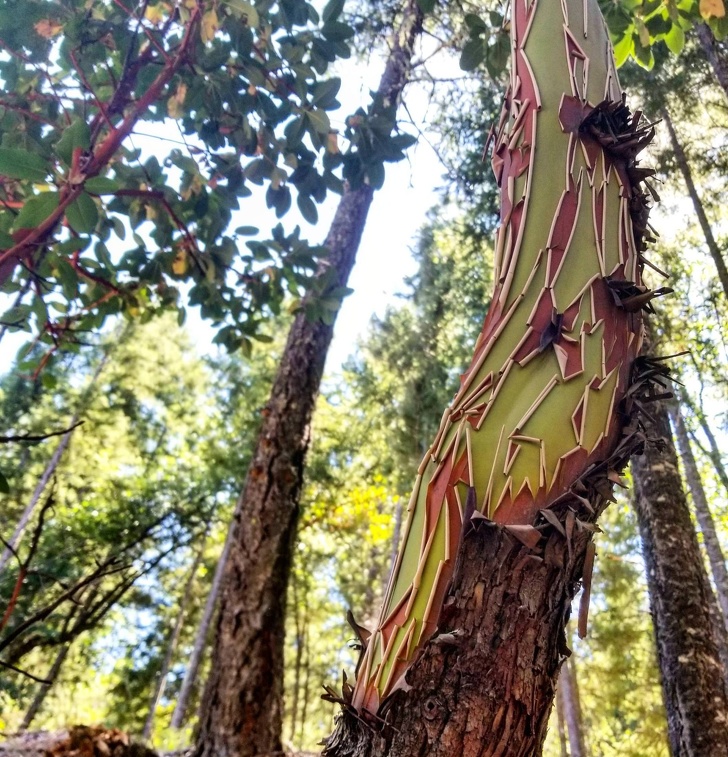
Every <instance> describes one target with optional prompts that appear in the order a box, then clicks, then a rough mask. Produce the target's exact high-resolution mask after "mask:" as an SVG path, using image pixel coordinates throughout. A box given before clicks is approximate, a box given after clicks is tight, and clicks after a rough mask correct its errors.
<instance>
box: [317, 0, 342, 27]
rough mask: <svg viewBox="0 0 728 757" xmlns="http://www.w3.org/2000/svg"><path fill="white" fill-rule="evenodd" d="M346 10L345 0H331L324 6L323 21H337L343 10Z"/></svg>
mask: <svg viewBox="0 0 728 757" xmlns="http://www.w3.org/2000/svg"><path fill="white" fill-rule="evenodd" d="M343 10H344V0H329V2H328V3H326V5H325V6H324V10H323V13H322V14H321V19H322V21H323V22H324V23H325V24H326V23H328V22H329V21H336V19H337V18H338V17H339V16H340V15H341V11H343Z"/></svg>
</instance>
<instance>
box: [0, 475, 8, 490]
mask: <svg viewBox="0 0 728 757" xmlns="http://www.w3.org/2000/svg"><path fill="white" fill-rule="evenodd" d="M0 493H2V494H10V484H9V483H8V480H7V478H5V476H3V474H2V471H0Z"/></svg>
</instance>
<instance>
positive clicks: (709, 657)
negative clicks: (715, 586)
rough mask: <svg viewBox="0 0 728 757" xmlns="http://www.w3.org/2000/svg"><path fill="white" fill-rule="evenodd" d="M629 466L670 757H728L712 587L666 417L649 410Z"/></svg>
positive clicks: (660, 410) (727, 713) (727, 705)
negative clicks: (640, 450) (641, 444)
mask: <svg viewBox="0 0 728 757" xmlns="http://www.w3.org/2000/svg"><path fill="white" fill-rule="evenodd" d="M650 412H651V414H652V416H653V417H654V419H655V421H654V423H652V422H648V421H646V425H647V431H648V434H649V436H651V437H653V438H655V439H657V440H659V441H660V442H661V443H662V444H664V449H662V450H659V449H658V448H657V447H656V446H654V445H650V446H646V448H645V453H644V454H643V455H639V456H637V455H636V456H634V457H633V459H632V473H633V476H634V482H635V495H636V496H635V507H636V510H637V517H638V520H639V528H640V534H641V536H642V551H643V555H644V559H645V565H646V568H647V583H648V587H649V591H650V605H651V608H652V618H653V624H654V628H655V637H656V642H657V654H658V660H659V664H660V671H661V678H662V690H663V696H664V699H665V706H666V709H667V719H668V735H669V739H670V747H671V751H672V754H673V757H728V699H727V697H726V690H725V683H724V680H723V675H722V667H721V662H720V658H719V655H718V650H717V646H716V642H715V638H714V636H713V630H712V623H711V617H710V603H709V602H710V598H709V592H710V586H709V583H708V578H707V575H706V573H705V568H704V566H703V561H702V557H701V555H700V550H699V547H698V540H697V538H696V535H695V530H694V528H693V524H692V521H691V519H690V512H689V510H688V505H687V500H686V497H685V492H684V490H683V487H682V481H681V480H680V473H679V471H678V466H677V455H676V452H675V447H674V445H673V442H672V434H671V431H670V421H669V417H668V413H667V409H666V408H665V407H663V406H661V405H657V404H656V406H654V407H653V408H652V409H651V411H650Z"/></svg>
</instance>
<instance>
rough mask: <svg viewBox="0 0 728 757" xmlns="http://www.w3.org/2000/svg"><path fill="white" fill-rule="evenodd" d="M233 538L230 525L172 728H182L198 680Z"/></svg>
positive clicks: (197, 633) (173, 714)
mask: <svg viewBox="0 0 728 757" xmlns="http://www.w3.org/2000/svg"><path fill="white" fill-rule="evenodd" d="M232 540H233V529H232V527H230V528H229V529H228V532H227V534H226V536H225V544H224V545H223V548H222V552H221V554H220V557H219V558H218V560H217V565H216V566H215V575H214V576H213V578H212V585H211V586H210V591H209V592H208V594H207V598H206V600H205V607H204V608H203V610H202V617H201V618H200V622H199V625H198V626H197V632H196V633H195V640H194V642H193V644H192V651H191V653H190V661H189V664H188V665H187V670H185V677H184V679H183V681H182V686H181V688H180V692H179V695H178V696H177V703H176V704H175V706H174V711H173V712H172V720H171V722H170V727H171V728H182V725H183V724H184V719H185V712H186V711H187V703H188V702H189V699H190V694H191V693H192V688H193V686H194V685H195V681H196V680H197V673H198V671H199V669H200V662H201V661H202V654H203V652H204V651H205V644H206V643H207V634H208V631H209V630H210V623H211V622H212V616H213V615H214V613H215V607H216V606H217V598H218V596H219V594H220V586H221V585H222V577H223V574H224V572H225V564H226V563H227V559H228V555H229V554H230V546H231V544H232Z"/></svg>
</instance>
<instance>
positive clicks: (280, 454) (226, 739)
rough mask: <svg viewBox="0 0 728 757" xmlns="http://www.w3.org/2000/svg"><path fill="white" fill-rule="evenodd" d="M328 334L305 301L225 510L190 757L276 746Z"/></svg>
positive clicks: (350, 261)
mask: <svg viewBox="0 0 728 757" xmlns="http://www.w3.org/2000/svg"><path fill="white" fill-rule="evenodd" d="M421 26H422V12H421V10H420V8H419V5H418V4H417V2H416V0H407V3H406V5H405V12H404V20H403V23H402V27H401V28H400V30H399V32H398V34H397V35H396V39H395V41H394V44H393V47H392V49H391V51H390V53H389V55H388V58H387V63H386V67H385V71H384V74H383V76H382V79H381V82H380V85H379V89H378V92H377V95H378V100H379V101H380V102H381V103H383V104H384V107H388V106H391V105H395V106H396V104H398V103H399V101H400V97H401V93H402V90H403V88H404V86H405V84H406V83H407V81H408V79H409V72H410V64H411V59H412V55H413V52H414V45H415V41H416V40H417V38H418V37H419V35H420V32H421ZM372 197H373V190H372V188H371V187H370V186H369V185H368V184H364V185H363V186H361V187H360V188H357V189H349V190H346V191H345V192H344V195H343V197H342V198H341V201H340V203H339V206H338V208H337V211H336V215H335V217H334V220H333V222H332V225H331V228H330V230H329V233H328V236H327V238H326V243H325V244H326V246H327V247H328V249H329V255H328V256H327V258H326V262H325V264H324V265H323V266H322V268H321V270H320V272H319V274H318V275H319V276H320V277H321V278H322V280H324V281H328V277H329V276H330V271H331V270H333V271H334V272H335V276H334V282H333V284H332V285H331V288H332V289H333V288H339V287H345V286H346V283H347V281H348V278H349V273H350V272H351V269H352V267H353V265H354V260H355V256H356V252H357V249H358V247H359V242H360V239H361V235H362V232H363V230H364V226H365V223H366V218H367V214H368V212H369V207H370V205H371V202H372ZM324 277H325V278H324ZM332 335H333V324H331V325H329V324H325V323H323V322H321V321H316V322H313V321H312V320H309V319H308V318H307V317H306V309H305V307H303V308H302V309H301V311H299V313H298V314H297V316H296V318H295V320H294V323H293V326H292V327H291V330H290V332H289V335H288V341H287V343H286V347H285V350H284V352H283V356H282V358H281V362H280V365H279V368H278V373H277V376H276V379H275V382H274V385H273V389H272V392H271V396H270V399H269V401H268V404H267V406H266V410H265V413H264V419H263V424H262V427H261V430H260V433H259V436H258V442H257V446H256V450H255V452H254V455H253V460H252V462H251V465H250V468H249V470H248V475H247V478H246V482H245V486H244V489H243V493H242V495H241V497H240V500H239V503H238V507H237V508H236V512H235V518H234V524H233V529H234V537H233V542H232V546H231V550H230V556H229V559H228V561H227V564H226V567H225V574H224V577H223V593H222V597H221V603H220V614H219V620H218V626H217V636H216V641H215V648H214V652H213V660H212V670H211V673H210V678H209V680H208V683H207V687H206V691H205V697H204V701H203V709H202V714H201V719H200V727H199V734H198V738H197V745H196V752H195V754H196V755H197V757H248V756H251V755H264V754H274V753H276V752H279V751H281V728H282V717H283V702H282V699H283V648H284V642H285V609H286V592H287V589H288V579H289V574H290V570H291V561H292V555H293V546H294V539H295V534H296V526H297V523H298V512H299V511H298V500H299V494H300V490H301V485H302V480H303V466H304V460H305V456H306V450H307V448H308V443H309V426H310V422H311V416H312V414H313V410H314V405H315V402H316V397H317V396H318V391H319V386H320V382H321V376H322V373H323V368H324V362H325V360H326V354H327V351H328V348H329V344H330V343H331V338H332Z"/></svg>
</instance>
